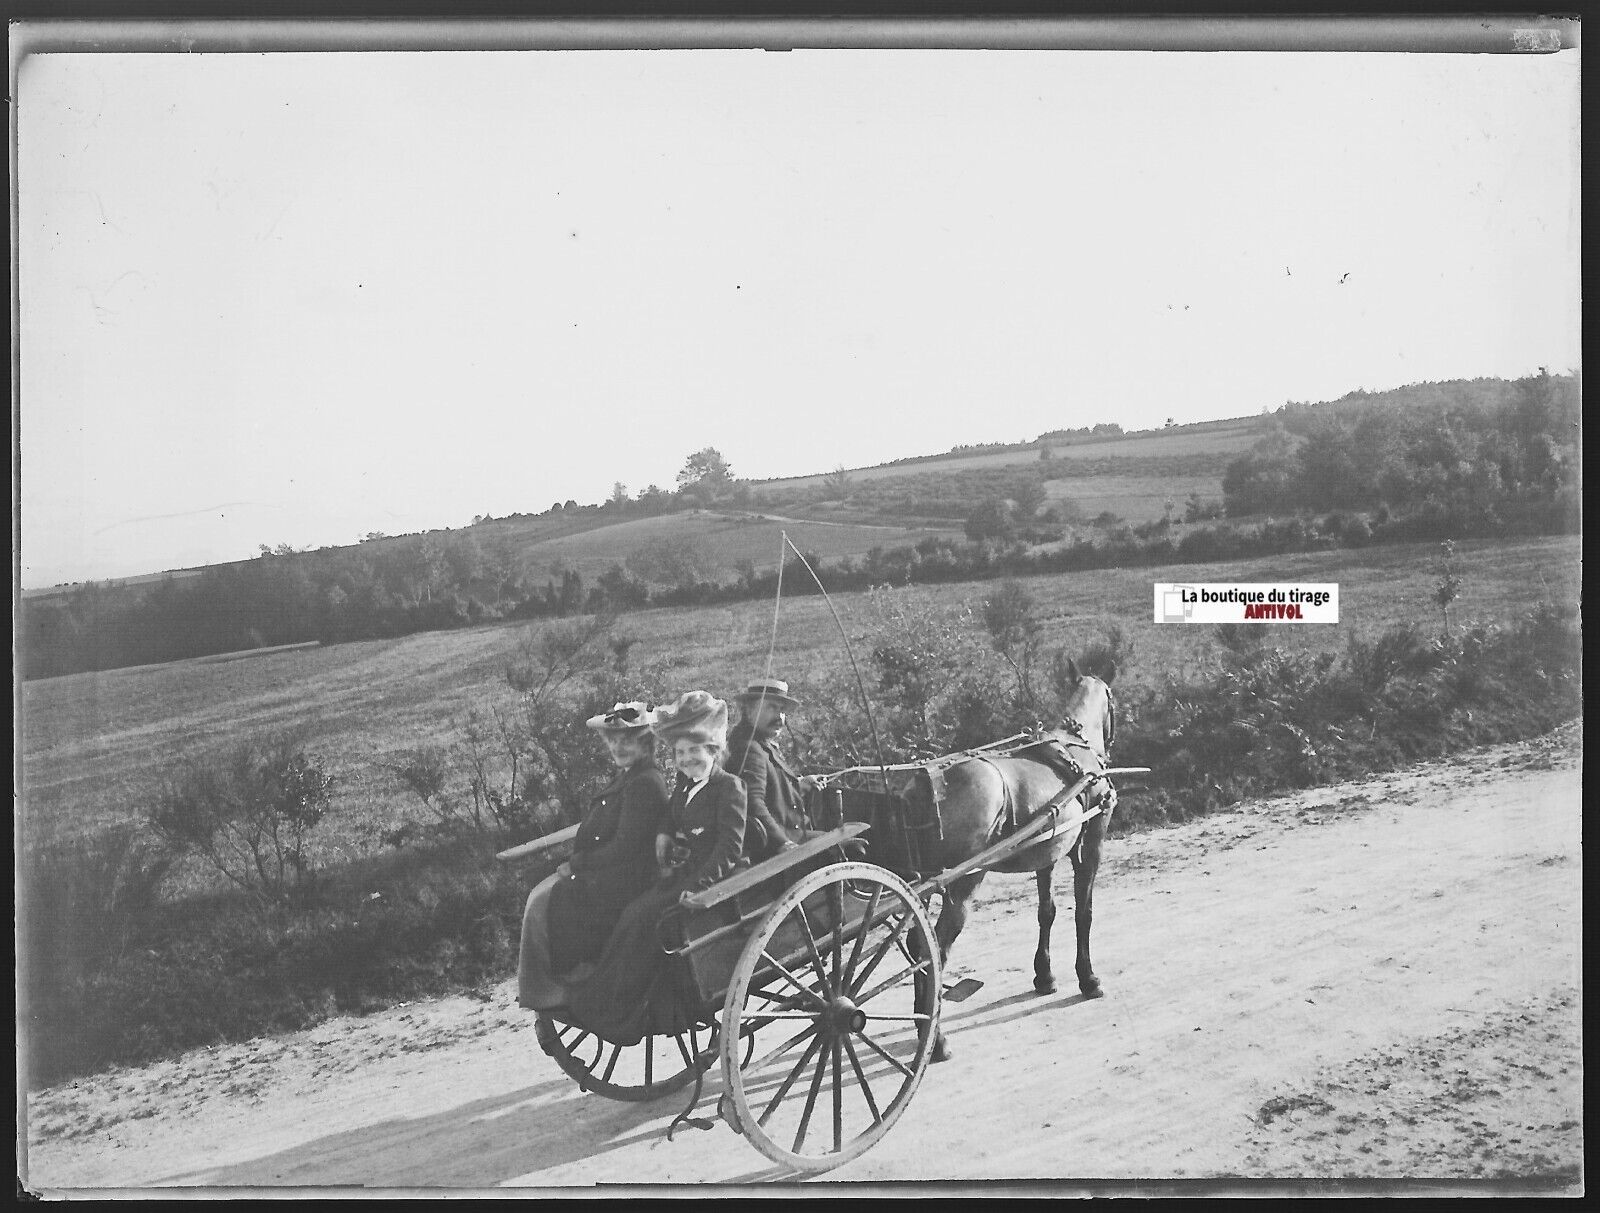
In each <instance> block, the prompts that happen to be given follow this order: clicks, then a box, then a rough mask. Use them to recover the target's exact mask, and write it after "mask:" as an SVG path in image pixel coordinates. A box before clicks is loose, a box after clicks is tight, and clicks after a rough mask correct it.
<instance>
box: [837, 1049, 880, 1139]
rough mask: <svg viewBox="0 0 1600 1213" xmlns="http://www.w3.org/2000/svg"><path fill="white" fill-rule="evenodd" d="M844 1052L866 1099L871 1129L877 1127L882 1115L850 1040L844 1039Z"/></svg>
mask: <svg viewBox="0 0 1600 1213" xmlns="http://www.w3.org/2000/svg"><path fill="white" fill-rule="evenodd" d="M844 1051H845V1053H846V1054H847V1055H848V1056H849V1058H850V1068H851V1069H852V1070H854V1071H855V1072H856V1082H858V1083H860V1084H861V1093H862V1094H863V1095H865V1096H866V1097H867V1110H868V1111H869V1112H871V1113H872V1127H873V1128H874V1129H875V1128H877V1127H878V1122H879V1121H881V1120H882V1119H883V1113H882V1112H880V1111H878V1101H877V1100H875V1099H873V1098H872V1088H871V1087H870V1086H868V1085H867V1076H866V1075H865V1074H863V1073H862V1072H861V1062H860V1060H859V1059H858V1058H857V1057H856V1047H855V1045H853V1044H851V1043H850V1038H849V1037H848V1036H846V1037H845V1038H844Z"/></svg>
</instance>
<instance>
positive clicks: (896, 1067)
mask: <svg viewBox="0 0 1600 1213" xmlns="http://www.w3.org/2000/svg"><path fill="white" fill-rule="evenodd" d="M841 920H842V921H843V923H844V926H843V928H842V929H835V924H836V923H838V922H840V921H841ZM902 944H903V945H904V946H905V947H906V948H908V949H909V952H910V955H911V957H913V958H914V959H909V960H908V958H907V957H906V956H905V955H903V954H902V953H901V951H900V948H901V946H902ZM939 1004H940V989H939V951H938V947H937V945H936V943H935V939H934V933H933V924H932V923H931V922H930V921H929V920H928V915H927V912H926V910H924V909H923V906H922V902H921V901H920V900H918V898H917V896H916V894H915V893H913V892H912V891H911V889H910V887H909V886H907V884H906V883H905V881H903V880H901V879H900V878H899V877H898V876H895V875H894V874H893V873H891V872H888V871H886V870H885V869H883V868H879V867H875V866H873V865H872V864H867V863H838V864H833V865H831V866H829V867H826V868H822V869H820V870H818V871H815V872H811V873H809V874H807V875H806V876H804V877H803V878H801V879H800V880H799V881H798V882H797V883H796V884H795V885H794V886H792V887H791V888H790V889H789V890H788V891H787V892H785V893H784V894H783V895H782V896H781V897H779V898H778V900H777V901H776V902H774V903H773V905H772V908H771V909H770V910H768V912H767V914H766V916H765V917H764V918H763V919H762V920H761V923H760V925H759V926H758V927H757V928H756V930H755V931H754V932H753V933H752V934H751V936H750V938H749V939H748V941H746V943H745V947H744V951H743V952H742V953H741V954H740V957H739V963H738V965H737V966H736V967H735V968H734V971H733V977H732V979H731V981H730V984H729V986H728V993H727V997H726V1000H725V1002H724V1004H723V1011H722V1041H723V1046H722V1077H723V1082H724V1085H725V1086H726V1088H727V1095H728V1097H729V1098H731V1100H732V1105H733V1106H732V1108H731V1109H729V1110H728V1113H727V1114H726V1118H727V1119H728V1120H729V1121H730V1122H731V1123H732V1124H733V1126H734V1128H736V1129H737V1130H738V1131H739V1132H741V1133H743V1134H744V1135H745V1136H746V1137H748V1138H749V1139H750V1142H751V1144H752V1145H754V1146H755V1147H756V1149H758V1150H760V1151H761V1152H762V1153H763V1154H765V1155H766V1156H767V1157H768V1158H770V1159H772V1160H773V1161H774V1162H777V1163H781V1164H783V1165H785V1166H788V1167H793V1168H794V1169H796V1170H800V1171H823V1170H827V1169H828V1168H830V1167H835V1166H838V1165H839V1164H840V1163H843V1162H847V1161H849V1160H850V1159H852V1158H855V1157H857V1156H859V1155H860V1154H862V1153H864V1152H865V1151H866V1150H868V1149H869V1148H870V1147H871V1146H872V1145H873V1143H874V1142H876V1141H877V1140H878V1139H879V1138H881V1137H882V1136H883V1135H884V1134H885V1133H887V1132H888V1131H889V1129H890V1127H891V1126H893V1124H894V1122H895V1121H896V1120H897V1119H899V1117H900V1114H901V1113H902V1112H903V1111H905V1108H906V1105H907V1104H909V1103H910V1102H911V1097H912V1095H913V1094H915V1093H916V1089H917V1085H918V1084H919V1083H920V1082H921V1081H922V1075H923V1073H924V1072H925V1071H926V1070H927V1068H928V1062H929V1060H930V1056H931V1053H932V1049H933V1041H934V1036H935V1033H936V1031H937V1029H938V1026H939ZM769 1025H770V1028H771V1030H770V1031H769V1032H768V1033H766V1035H768V1036H771V1037H781V1038H783V1043H782V1044H780V1045H779V1046H778V1047H777V1048H775V1049H773V1050H772V1051H770V1052H767V1053H764V1054H762V1055H761V1056H758V1057H755V1058H753V1059H751V1058H748V1057H747V1058H746V1059H745V1061H744V1062H743V1064H741V1062H740V1059H739V1053H740V1050H739V1048H738V1047H737V1042H738V1041H740V1039H741V1037H743V1036H745V1035H747V1034H749V1033H750V1032H751V1031H752V1030H753V1029H755V1028H767V1027H768V1026H769ZM730 1042H734V1043H733V1044H732V1046H731V1047H730Z"/></svg>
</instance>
